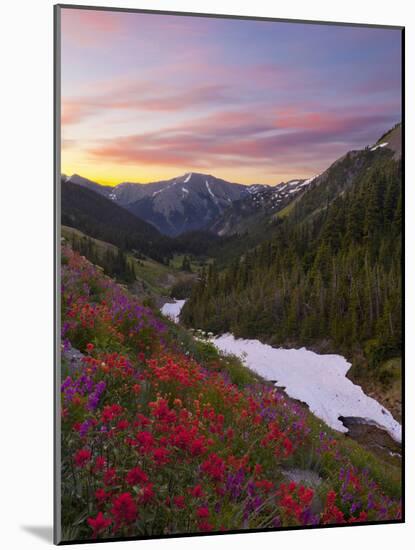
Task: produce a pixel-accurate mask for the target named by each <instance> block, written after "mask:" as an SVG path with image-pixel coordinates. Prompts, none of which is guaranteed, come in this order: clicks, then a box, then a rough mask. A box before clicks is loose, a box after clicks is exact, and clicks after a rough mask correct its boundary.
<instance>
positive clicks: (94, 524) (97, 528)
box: [88, 512, 111, 539]
mask: <svg viewBox="0 0 415 550" xmlns="http://www.w3.org/2000/svg"><path fill="white" fill-rule="evenodd" d="M88 525H89V526H90V527H91V528H92V531H93V533H92V536H93V538H94V539H96V538H97V537H98V535H100V534H101V533H102V532H103V531H105V530H106V529H107V528H108V527H109V526H110V525H111V520H110V519H107V518H105V517H104V514H103V513H102V512H98V515H97V517H96V518H93V517H91V518H88Z"/></svg>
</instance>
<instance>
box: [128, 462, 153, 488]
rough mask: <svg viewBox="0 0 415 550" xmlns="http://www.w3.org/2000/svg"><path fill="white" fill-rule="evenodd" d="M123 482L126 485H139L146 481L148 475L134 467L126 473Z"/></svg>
mask: <svg viewBox="0 0 415 550" xmlns="http://www.w3.org/2000/svg"><path fill="white" fill-rule="evenodd" d="M125 480H126V482H127V483H128V485H139V484H141V483H146V482H147V481H148V475H147V474H146V473H145V472H143V470H142V469H141V468H140V467H139V466H136V467H135V468H132V469H131V470H130V471H129V472H128V474H127V477H126V478H125Z"/></svg>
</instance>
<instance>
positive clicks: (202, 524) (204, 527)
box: [199, 520, 213, 531]
mask: <svg viewBox="0 0 415 550" xmlns="http://www.w3.org/2000/svg"><path fill="white" fill-rule="evenodd" d="M212 530H213V527H212V525H211V524H210V523H209V522H208V521H205V520H202V521H199V531H212Z"/></svg>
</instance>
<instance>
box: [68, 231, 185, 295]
mask: <svg viewBox="0 0 415 550" xmlns="http://www.w3.org/2000/svg"><path fill="white" fill-rule="evenodd" d="M61 233H62V236H63V237H64V238H66V239H67V240H70V237H71V235H77V236H78V237H80V238H82V237H86V235H85V234H84V233H82V231H79V230H78V229H75V228H73V227H67V226H62V230H61ZM88 238H90V239H91V240H92V241H93V243H94V245H95V246H96V248H97V251H98V254H101V255H104V254H105V252H106V251H107V250H108V249H109V250H112V251H116V250H117V247H116V246H115V245H113V244H110V243H107V242H105V241H101V240H99V239H94V238H92V237H88ZM127 257H128V260H129V261H130V263H131V264H132V265H133V266H134V270H135V274H136V277H137V283H136V284H134V287H133V289H135V291H136V294H138V295H139V296H142V297H146V296H147V297H149V298H151V299H153V300H155V301H156V303H158V302H159V299H160V298H161V297H164V298H168V297H169V296H170V288H171V287H172V286H173V285H174V284H176V283H177V282H178V281H181V280H183V279H187V278H189V274H187V273H184V272H183V271H180V266H181V260H175V261H174V262H171V264H170V266H166V265H164V264H161V263H159V262H156V261H155V260H152V259H151V258H147V257H146V258H144V259H137V258H135V257H134V255H133V254H131V253H128V254H127ZM181 258H182V257H181ZM192 267H193V266H192ZM190 277H192V276H191V275H190Z"/></svg>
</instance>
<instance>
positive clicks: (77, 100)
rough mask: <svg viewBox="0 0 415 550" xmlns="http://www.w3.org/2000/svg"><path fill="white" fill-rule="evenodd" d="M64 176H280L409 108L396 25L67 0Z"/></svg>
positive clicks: (328, 155)
mask: <svg viewBox="0 0 415 550" xmlns="http://www.w3.org/2000/svg"><path fill="white" fill-rule="evenodd" d="M61 29H62V30H61V58H62V60H61V79H62V80H61V91H62V104H61V122H62V124H61V128H62V135H61V138H62V155H61V165H62V166H61V168H62V173H65V174H68V175H71V174H73V173H78V174H80V175H82V176H84V177H87V178H90V179H92V180H94V181H98V182H100V183H103V184H110V185H115V184H117V183H120V182H123V181H132V182H141V183H146V182H150V181H159V180H164V179H169V178H173V177H176V176H179V175H181V174H184V173H186V172H202V173H207V174H212V175H214V176H216V177H220V178H223V179H226V180H229V181H233V182H238V183H245V184H252V183H267V184H271V185H273V184H277V183H280V182H281V181H288V180H290V179H294V178H307V177H311V176H313V175H315V174H318V173H320V172H322V171H323V170H324V169H325V168H327V167H328V166H329V165H330V164H331V163H332V162H333V161H335V160H336V159H337V158H338V157H339V156H341V155H343V154H344V153H346V152H347V151H348V150H351V149H360V148H363V147H365V146H366V145H370V144H372V143H374V142H376V141H377V139H378V138H379V137H380V136H381V135H382V134H383V133H384V132H385V131H387V130H388V129H389V128H390V127H392V126H393V125H394V124H395V123H397V122H399V121H400V119H401V33H400V31H399V30H396V29H378V28H365V27H346V26H332V25H322V24H302V23H287V22H275V21H254V20H236V19H219V18H208V17H185V16H175V15H164V14H148V13H146V14H143V13H129V12H110V11H97V10H82V9H72V8H62V10H61Z"/></svg>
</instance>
